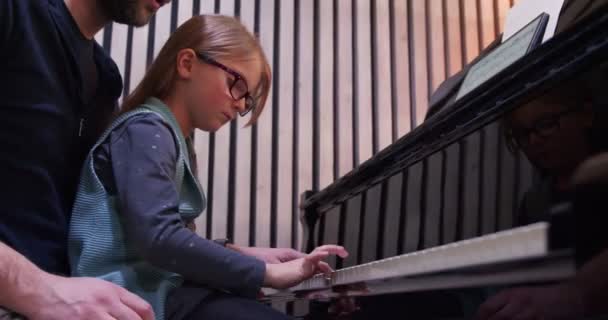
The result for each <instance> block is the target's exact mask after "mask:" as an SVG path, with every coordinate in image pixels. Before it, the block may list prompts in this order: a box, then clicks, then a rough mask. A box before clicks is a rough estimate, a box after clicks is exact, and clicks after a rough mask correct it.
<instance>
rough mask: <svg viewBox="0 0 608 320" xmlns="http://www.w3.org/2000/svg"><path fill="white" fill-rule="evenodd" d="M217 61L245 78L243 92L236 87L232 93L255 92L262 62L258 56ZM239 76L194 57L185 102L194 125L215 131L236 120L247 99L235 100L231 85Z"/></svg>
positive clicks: (240, 86)
mask: <svg viewBox="0 0 608 320" xmlns="http://www.w3.org/2000/svg"><path fill="white" fill-rule="evenodd" d="M215 62H217V63H219V64H220V65H222V66H225V67H226V68H228V69H229V70H231V71H233V72H236V74H238V76H239V77H240V78H242V79H241V80H239V81H244V84H245V85H246V89H243V88H244V87H243V83H240V84H239V88H240V91H239V90H237V89H236V88H234V89H233V90H232V93H233V94H235V97H236V98H238V95H236V94H237V92H241V93H242V92H244V91H245V90H248V92H249V94H250V95H252V94H253V93H252V91H253V90H254V88H257V86H258V83H259V81H260V77H261V63H260V60H259V59H257V57H256V56H252V57H248V59H242V60H236V59H233V60H229V59H217V60H215ZM236 78H237V77H236V76H235V75H234V74H232V73H231V72H230V71H226V70H224V69H222V68H221V67H220V66H218V65H216V64H212V63H209V62H206V61H204V60H202V59H201V58H200V57H198V56H196V55H195V56H194V59H193V63H192V72H191V77H190V81H188V82H187V85H186V88H185V92H184V94H185V103H186V108H187V110H188V113H189V116H190V119H191V122H192V125H193V126H194V127H195V128H198V129H201V130H203V131H208V132H214V131H216V130H218V129H219V128H220V127H222V126H223V125H224V124H226V123H228V122H230V121H232V120H234V119H235V118H236V117H237V116H238V112H243V111H245V100H246V99H245V98H242V99H240V100H238V101H237V100H235V98H233V94H231V90H230V89H231V86H232V85H233V83H234V82H235V80H236Z"/></svg>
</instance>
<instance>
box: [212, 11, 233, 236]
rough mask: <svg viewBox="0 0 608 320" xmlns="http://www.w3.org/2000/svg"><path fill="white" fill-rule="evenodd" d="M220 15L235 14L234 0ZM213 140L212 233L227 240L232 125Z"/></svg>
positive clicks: (217, 133) (221, 129) (218, 133)
mask: <svg viewBox="0 0 608 320" xmlns="http://www.w3.org/2000/svg"><path fill="white" fill-rule="evenodd" d="M219 10H220V11H219V13H221V14H224V15H233V14H234V0H225V1H222V2H221V5H220V7H219ZM213 135H214V136H213V137H210V138H211V139H214V141H213V146H212V145H210V149H211V147H213V148H212V150H211V151H212V152H210V156H213V158H214V159H213V164H214V166H213V173H212V175H213V176H212V178H213V186H212V188H213V192H212V195H213V199H212V202H211V207H210V208H209V210H210V211H209V212H210V213H211V215H212V220H211V232H212V238H225V237H226V236H227V235H228V234H227V229H228V228H227V226H228V189H229V188H228V180H229V175H230V174H231V172H230V170H229V166H228V165H227V164H228V163H229V160H230V124H225V125H224V126H223V127H221V128H220V129H219V130H218V131H216V132H215V133H214V134H213Z"/></svg>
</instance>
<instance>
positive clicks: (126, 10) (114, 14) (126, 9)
mask: <svg viewBox="0 0 608 320" xmlns="http://www.w3.org/2000/svg"><path fill="white" fill-rule="evenodd" d="M98 2H99V3H100V5H101V7H102V8H103V10H104V11H105V12H104V13H105V14H106V16H107V17H108V18H109V19H110V20H112V21H114V22H117V23H123V24H126V25H130V26H136V27H141V26H143V25H145V24H147V23H148V20H149V17H150V16H148V15H145V16H140V17H138V16H137V9H138V0H98Z"/></svg>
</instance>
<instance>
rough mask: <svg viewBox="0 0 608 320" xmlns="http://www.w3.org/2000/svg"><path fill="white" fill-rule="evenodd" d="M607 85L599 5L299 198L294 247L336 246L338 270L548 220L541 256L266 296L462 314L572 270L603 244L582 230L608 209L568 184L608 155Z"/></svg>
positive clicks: (606, 43)
mask: <svg viewBox="0 0 608 320" xmlns="http://www.w3.org/2000/svg"><path fill="white" fill-rule="evenodd" d="M607 83H608V14H606V10H599V11H597V12H596V13H595V14H594V15H593V16H592V17H591V18H590V19H586V20H585V21H584V22H583V23H580V24H578V25H577V26H576V28H571V29H568V30H565V31H564V32H562V33H560V34H558V35H557V36H556V37H555V38H553V39H552V40H551V41H549V42H547V43H545V44H543V45H542V46H541V47H539V48H538V49H536V50H535V51H533V52H531V53H530V54H529V55H527V56H526V57H525V58H524V59H522V60H520V61H518V62H516V63H515V64H513V65H512V66H510V67H509V68H507V69H506V70H504V71H503V72H501V73H499V74H498V75H497V76H496V77H494V78H492V79H491V80H490V81H488V82H487V83H485V84H484V85H482V86H480V87H479V88H477V89H476V90H475V91H474V92H473V93H472V94H470V95H468V96H466V97H465V98H463V99H460V100H458V101H456V102H451V103H446V104H445V105H444V106H443V107H441V108H439V109H440V110H439V112H435V113H434V115H433V116H431V117H430V118H429V119H427V121H426V122H425V123H423V124H422V125H421V126H419V127H418V128H416V129H415V130H413V131H412V132H410V133H409V134H407V135H405V136H404V137H402V138H401V139H399V140H398V141H397V142H396V143H394V144H393V145H391V146H389V147H387V148H386V149H385V150H382V151H381V152H379V153H378V154H376V155H375V156H374V157H373V158H371V159H370V160H368V161H367V162H365V163H363V164H362V165H361V166H359V167H358V168H356V169H354V170H353V171H352V172H350V173H349V174H347V175H345V176H343V177H341V178H340V179H338V180H337V181H335V182H334V183H333V184H331V185H330V186H328V187H327V188H325V189H323V190H319V191H317V192H308V193H306V194H305V195H304V196H303V202H302V212H303V214H302V223H303V225H304V227H305V237H304V243H303V248H304V249H305V250H307V251H310V250H311V249H312V248H314V247H315V246H317V245H319V244H323V243H338V244H341V245H344V246H345V247H346V249H347V250H348V251H349V252H350V255H349V257H347V258H346V259H343V260H342V259H331V260H330V263H331V265H332V266H333V267H335V268H336V269H342V268H347V267H352V266H358V265H361V264H366V263H370V262H373V261H377V260H381V259H384V258H388V257H394V256H398V255H403V254H408V253H413V252H419V251H421V250H424V249H427V248H433V247H437V246H440V245H444V244H450V243H454V242H457V241H462V240H466V239H471V238H475V237H480V236H484V235H486V236H487V235H491V234H494V233H496V232H499V231H501V230H509V229H512V228H515V227H517V226H521V225H526V224H529V223H534V222H538V221H546V222H547V223H548V224H549V226H550V228H549V231H548V232H547V239H548V241H549V246H550V248H549V250H548V252H547V254H545V255H542V256H538V257H534V258H526V259H520V260H513V261H507V262H501V263H488V264H484V265H478V266H468V267H466V268H457V269H453V270H443V271H442V272H437V273H433V272H431V273H427V274H423V275H416V276H405V277H390V278H388V279H381V280H378V279H375V280H373V281H367V282H365V281H363V282H361V283H354V284H350V285H348V286H328V288H324V289H323V290H314V291H310V290H308V291H297V290H296V291H295V292H294V291H290V292H287V293H282V294H276V295H274V296H272V298H274V299H277V300H281V299H293V298H300V299H313V300H315V299H317V300H318V299H321V300H327V299H329V300H331V299H335V298H338V297H344V296H349V297H365V296H368V297H366V298H357V299H358V302H359V304H360V305H361V306H363V307H364V308H363V309H366V310H368V311H366V310H362V311H360V312H359V313H358V315H359V318H357V317H354V319H365V318H369V317H371V316H372V315H374V314H375V315H377V316H380V317H381V318H382V317H386V316H388V315H389V314H390V315H394V314H395V313H400V312H407V314H408V315H409V316H410V317H412V318H415V319H457V318H467V317H471V316H472V315H473V314H474V313H475V311H476V308H477V307H478V306H479V304H480V303H481V302H483V301H484V300H485V299H486V298H487V297H489V296H491V293H493V292H496V291H497V290H498V289H499V288H500V287H503V286H513V285H523V284H534V285H544V284H547V283H552V282H556V281H562V280H564V279H567V278H569V277H571V276H573V275H574V272H575V268H574V266H575V265H578V266H581V265H583V264H584V263H585V262H586V261H587V260H589V258H591V257H592V256H593V255H594V254H595V253H597V252H598V251H599V250H601V249H602V248H605V246H604V245H605V244H606V242H604V240H602V239H603V238H602V236H601V235H600V234H601V228H599V230H600V231H598V230H596V229H594V231H590V232H589V233H588V234H587V235H585V236H582V234H583V232H582V231H584V230H586V229H584V228H589V227H590V226H593V225H594V223H593V222H590V221H594V219H595V217H596V216H597V215H593V214H592V213H590V211H593V208H598V209H601V208H606V206H603V205H602V202H601V201H598V199H601V197H602V196H603V195H604V194H603V193H602V192H599V193H597V194H596V193H594V192H587V191H585V193H584V195H581V193H580V192H579V193H577V191H576V190H577V189H576V188H574V187H573V184H572V183H571V181H572V179H573V176H574V172H575V170H574V169H575V168H576V167H577V166H578V165H580V164H581V163H583V162H584V161H585V160H586V159H588V158H590V157H592V156H594V155H597V154H599V153H601V152H604V151H607V149H608V143H607V141H608V140H606V137H608V130H607V129H608V125H607V123H608V122H607V121H608V117H607V113H608V109H606V106H605V104H606V103H607V102H608V90H606V84H607ZM446 101H449V99H446ZM586 190H587V189H586ZM593 190H596V189H593ZM591 194H593V196H590V195H591ZM593 197H594V198H593ZM577 199H578V200H577ZM577 201H578V204H577ZM592 204H593V205H592ZM582 208H584V210H585V212H583V213H581V212H580V211H581V210H582ZM590 208H591V210H590ZM582 219H584V221H585V222H584V223H581V222H580V220H582ZM603 219H605V218H603ZM601 221H602V222H603V221H605V220H601ZM598 224H600V221H599V220H598V222H597V223H595V225H596V226H597V225H598ZM592 229H593V228H592ZM591 235H593V236H591ZM590 247H593V248H594V249H593V250H585V249H584V248H590ZM581 248H583V250H579V249H581ZM579 251H580V252H583V251H587V252H586V253H585V254H583V255H581V254H579V253H577V252H579ZM319 317H321V316H319ZM397 318H400V317H397Z"/></svg>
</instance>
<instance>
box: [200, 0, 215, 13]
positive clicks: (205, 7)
mask: <svg viewBox="0 0 608 320" xmlns="http://www.w3.org/2000/svg"><path fill="white" fill-rule="evenodd" d="M214 13H215V0H201V14H214Z"/></svg>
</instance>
